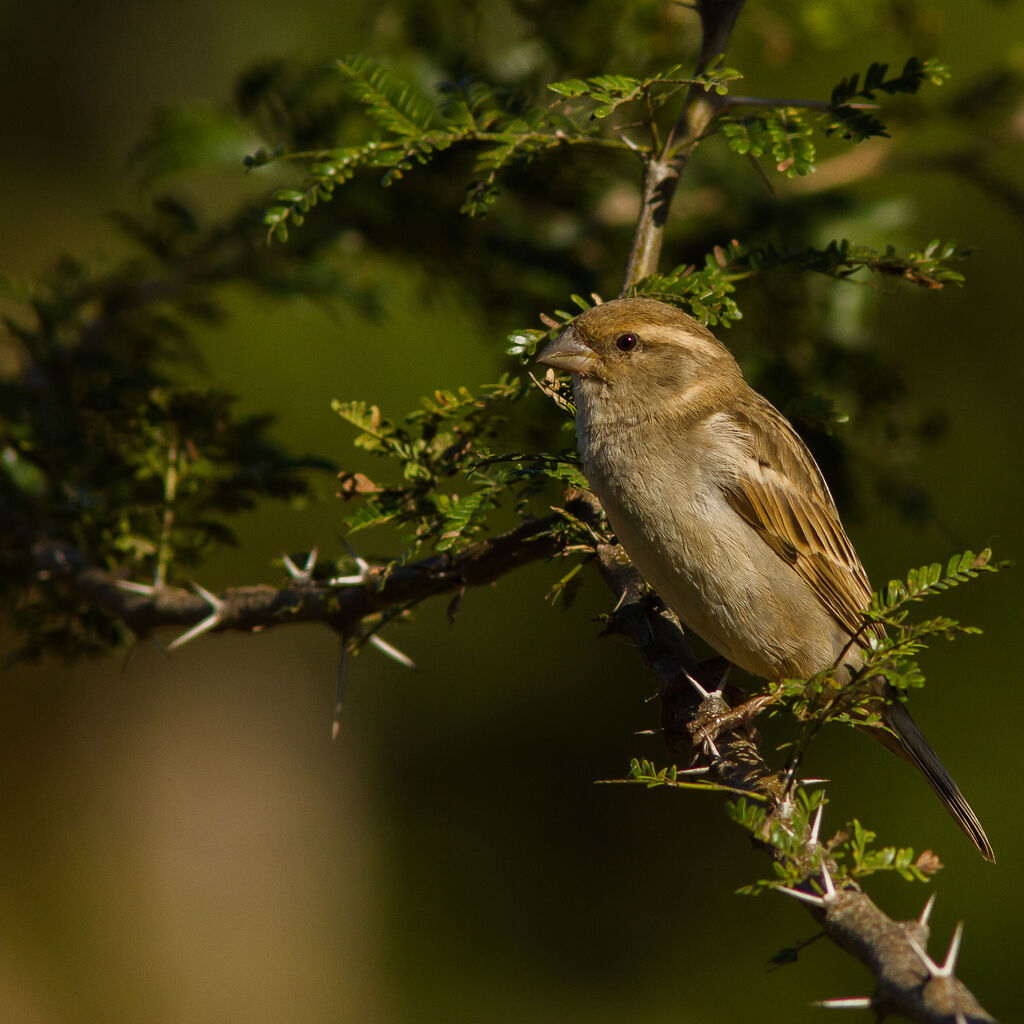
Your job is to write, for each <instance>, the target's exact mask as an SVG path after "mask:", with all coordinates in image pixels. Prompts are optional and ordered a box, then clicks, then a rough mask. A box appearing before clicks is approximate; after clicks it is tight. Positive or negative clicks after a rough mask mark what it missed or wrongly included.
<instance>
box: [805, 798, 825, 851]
mask: <svg viewBox="0 0 1024 1024" xmlns="http://www.w3.org/2000/svg"><path fill="white" fill-rule="evenodd" d="M824 813H825V804H824V803H820V804H818V809H817V811H815V812H814V821H813V822H811V837H810V840H809V841H808V844H809V845H810V846H817V845H818V835H819V833H820V832H821V816H822V815H823V814H824Z"/></svg>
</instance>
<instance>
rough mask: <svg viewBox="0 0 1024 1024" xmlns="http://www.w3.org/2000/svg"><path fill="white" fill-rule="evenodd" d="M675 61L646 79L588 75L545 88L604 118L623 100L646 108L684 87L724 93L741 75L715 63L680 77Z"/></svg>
mask: <svg viewBox="0 0 1024 1024" xmlns="http://www.w3.org/2000/svg"><path fill="white" fill-rule="evenodd" d="M680 67H681V65H679V64H676V65H673V66H672V67H670V68H668V69H667V70H666V71H662V72H660V73H659V74H657V75H653V76H652V77H650V78H630V77H629V76H628V75H595V76H594V77H592V78H587V79H581V78H570V79H568V80H566V81H564V82H552V83H550V84H549V85H548V88H549V89H550V90H551V91H552V92H553V93H556V94H557V95H558V96H561V97H562V98H563V99H567V100H576V99H586V100H588V101H589V102H591V103H593V104H594V109H593V111H592V112H591V115H590V116H591V117H594V118H597V119H604V118H606V117H609V116H610V115H612V114H614V113H615V112H616V111H617V110H618V109H619V108H620V107H621V106H623V105H624V104H626V103H635V102H637V101H640V100H643V101H644V103H645V104H646V105H647V108H648V110H649V111H651V112H653V111H654V110H655V109H657V108H658V107H661V106H664V105H665V103H667V102H668V101H669V100H670V99H671V98H672V97H673V96H674V95H676V94H677V93H678V92H679V91H680V90H681V89H683V88H686V87H687V86H694V87H696V88H700V89H703V90H704V91H705V92H710V91H712V90H713V91H714V92H716V93H717V94H718V95H725V93H726V92H728V85H729V83H730V82H732V81H735V80H736V79H739V78H742V77H743V76H742V75H741V74H740V73H739V72H738V71H736V70H735V69H734V68H726V67H722V66H721V62H720V61H719V62H718V63H716V64H715V65H714V66H713V67H712V68H710V69H709V70H708V71H706V72H705V73H704V74H702V75H699V76H698V77H696V78H680V77H677V74H676V73H677V72H678V71H679V70H680Z"/></svg>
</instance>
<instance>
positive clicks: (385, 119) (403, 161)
mask: <svg viewBox="0 0 1024 1024" xmlns="http://www.w3.org/2000/svg"><path fill="white" fill-rule="evenodd" d="M336 66H337V68H338V70H339V71H340V72H341V74H342V75H343V76H344V80H345V91H346V92H347V93H348V95H349V96H350V97H351V98H352V99H353V100H355V101H356V102H357V103H358V104H359V105H360V107H361V108H362V110H363V111H364V113H365V114H366V115H367V116H368V117H369V119H370V120H371V121H372V122H373V124H374V125H375V126H376V128H377V130H378V134H377V136H376V137H375V138H372V139H369V140H367V141H365V142H361V143H360V144H358V145H355V146H341V147H335V148H332V149H325V150H320V151H318V152H313V153H296V154H293V155H292V156H291V159H300V160H302V161H304V162H306V163H308V165H309V171H310V180H309V182H308V184H307V185H306V187H305V188H303V189H281V190H279V191H278V192H277V193H275V196H274V198H275V199H276V200H277V205H274V206H272V207H270V208H269V209H268V210H267V211H266V213H265V214H264V222H265V223H266V224H267V226H268V228H269V232H270V236H271V237H272V238H277V239H278V240H279V241H285V240H286V239H287V237H288V229H287V226H288V224H289V222H290V223H292V224H295V225H300V224H302V222H303V220H304V218H305V216H306V214H307V213H308V212H309V211H310V210H311V209H312V208H313V207H314V206H316V205H317V203H319V202H323V201H327V200H328V199H330V198H331V197H332V196H333V193H334V190H335V188H336V187H337V186H338V185H340V184H342V183H344V182H346V181H348V180H350V179H352V178H353V177H354V176H355V174H356V173H357V171H359V170H360V169H362V168H376V169H378V170H381V169H383V170H384V175H383V176H382V177H381V179H380V183H381V184H382V185H383V186H385V187H387V186H389V185H392V184H394V182H396V181H398V180H399V179H401V178H402V177H403V176H404V175H405V174H406V173H408V172H409V171H410V170H411V169H412V168H413V167H414V166H417V165H419V166H423V165H426V164H427V163H429V162H430V161H431V160H432V159H434V158H435V157H436V156H437V155H438V154H440V153H443V152H444V151H445V150H447V149H449V148H450V147H452V146H454V145H456V144H457V143H475V144H476V147H477V152H476V157H475V163H474V165H473V170H472V174H473V177H472V178H471V180H470V182H469V183H468V185H467V186H466V198H465V202H464V203H463V206H462V212H463V213H466V214H468V215H470V216H473V217H476V216H480V215H482V214H483V213H485V212H486V211H487V210H488V208H489V207H490V206H491V205H492V204H493V202H494V201H495V199H496V198H497V195H498V187H497V177H498V174H499V172H500V171H502V170H503V169H506V168H512V167H522V166H523V165H524V164H526V163H528V162H529V161H530V160H532V159H533V158H534V157H536V156H538V155H539V154H541V153H544V152H545V151H547V150H552V149H558V148H561V147H563V146H565V145H568V144H571V143H590V142H592V141H594V140H593V139H592V135H593V130H592V129H591V128H589V127H588V126H587V125H586V124H585V123H584V122H582V121H581V120H580V119H579V118H576V119H574V118H570V117H566V116H564V115H562V114H558V113H555V112H553V111H552V110H550V109H548V108H546V107H541V106H530V105H528V104H524V103H523V102H522V101H521V99H520V98H519V97H517V96H516V95H515V94H514V93H513V92H511V91H510V90H508V89H502V88H497V87H493V86H490V85H487V84H485V83H483V82H479V81H476V80H473V79H469V78H463V79H460V80H459V81H456V82H443V83H441V85H440V86H439V91H440V93H441V96H442V101H441V102H440V103H433V102H431V101H430V100H428V99H427V98H426V97H424V96H422V95H420V94H418V93H417V92H416V91H415V90H414V89H413V88H412V87H411V86H410V85H409V84H408V83H407V82H404V81H401V80H400V79H398V78H397V77H396V76H395V75H393V74H392V73H391V72H390V71H388V70H387V69H386V68H384V67H383V66H382V65H380V64H377V63H376V62H374V61H372V60H370V59H369V58H367V57H362V56H351V57H346V58H344V59H342V60H340V61H338V62H337V65H336ZM285 156H286V154H285V152H284V151H283V150H279V151H277V152H276V153H275V154H274V155H273V156H270V155H268V154H267V153H266V151H260V152H259V153H258V154H257V155H256V156H254V157H253V158H252V159H251V160H250V166H258V165H259V166H262V165H263V164H266V163H268V162H270V161H271V160H276V159H283V158H284V157H285Z"/></svg>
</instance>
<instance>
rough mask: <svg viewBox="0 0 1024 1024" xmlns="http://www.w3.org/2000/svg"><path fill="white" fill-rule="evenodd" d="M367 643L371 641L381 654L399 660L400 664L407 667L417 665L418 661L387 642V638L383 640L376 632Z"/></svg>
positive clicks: (372, 645) (371, 644)
mask: <svg viewBox="0 0 1024 1024" xmlns="http://www.w3.org/2000/svg"><path fill="white" fill-rule="evenodd" d="M367 643H369V644H370V646H371V647H376V648H377V650H378V651H380V653H381V654H384V655H386V656H387V657H389V658H391V659H392V660H394V661H397V662H398V664H399V665H404V666H405V667H406V668H415V667H416V662H414V661H413V660H412V658H410V657H409V655H408V654H403V653H402V652H401V651H400V650H399V649H398V648H397V647H393V646H392V645H391V644H389V643H388V642H387V640H382V639H381V638H380V637H379V636H377V634H376V633H374V634H373V636H371V637H370V638H369V640H367Z"/></svg>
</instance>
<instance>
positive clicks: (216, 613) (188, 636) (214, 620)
mask: <svg viewBox="0 0 1024 1024" xmlns="http://www.w3.org/2000/svg"><path fill="white" fill-rule="evenodd" d="M192 589H193V590H194V591H195V592H196V593H197V594H198V595H199V596H200V597H201V598H202V599H203V600H204V601H205V602H206V603H207V604H208V605H209V606H210V609H211V611H210V614H209V615H207V616H206V618H205V619H203V620H202V622H197V623H196V624H195V625H194V626H193V627H192V628H191V629H188V630H186V631H185V632H184V633H182V634H181V636H179V637H177V638H176V639H174V640H172V641H171V642H170V643H169V644H168V645H167V650H168V651H173V650H176V649H177V648H179V647H184V646H185V644H187V643H188V642H189V641H191V640H195V638H196V637H197V636H202V634H203V633H208V632H209V631H210V630H211V629H213V628H214V627H215V626H219V625H220V623H221V622H222V621H223V619H224V602H223V601H222V600H221V599H220V598H219V597H217V595H216V594H211V593H210V592H209V591H208V590H207V589H206V588H205V587H202V586H200V585H199V584H198V583H193V584H192Z"/></svg>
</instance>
